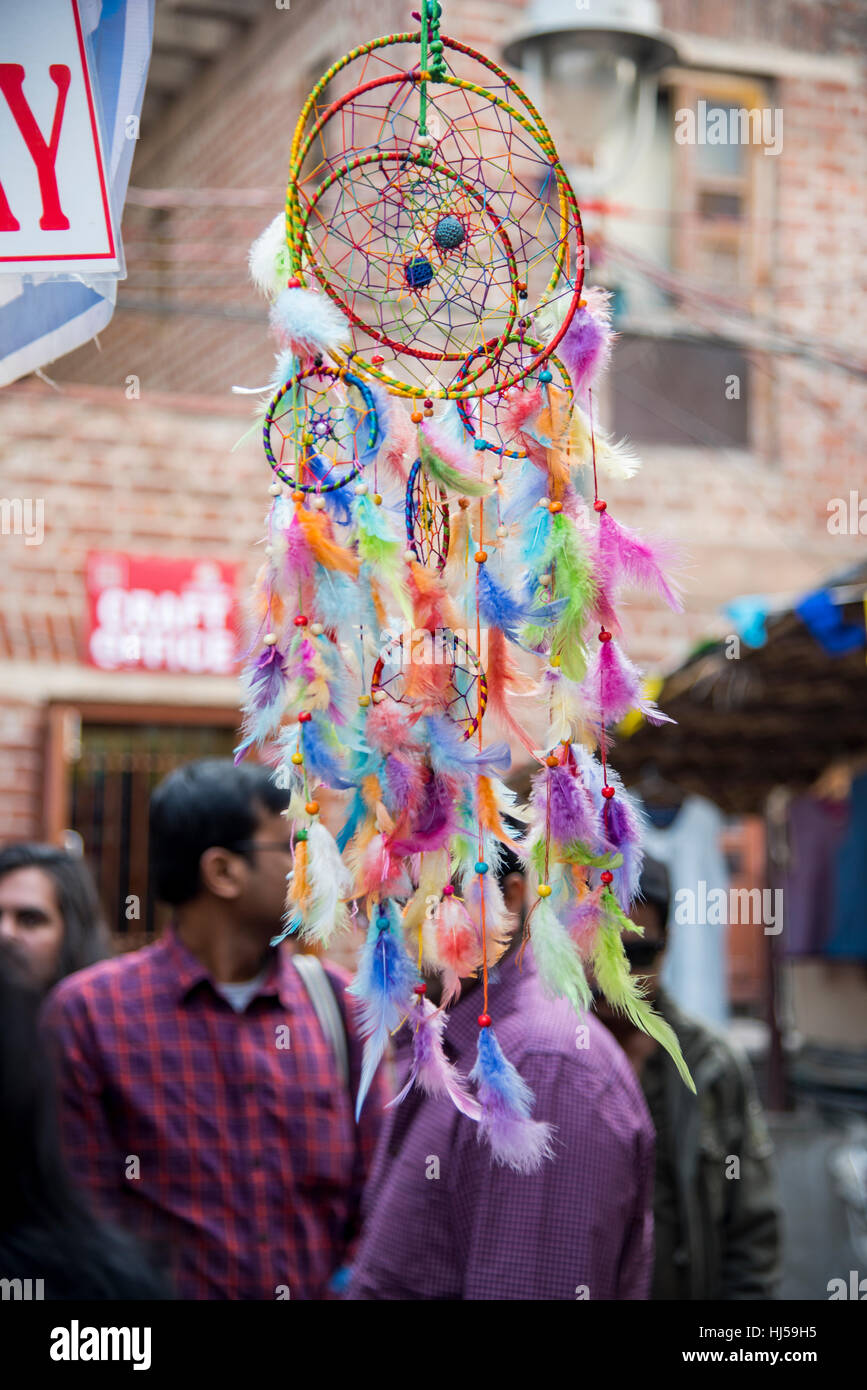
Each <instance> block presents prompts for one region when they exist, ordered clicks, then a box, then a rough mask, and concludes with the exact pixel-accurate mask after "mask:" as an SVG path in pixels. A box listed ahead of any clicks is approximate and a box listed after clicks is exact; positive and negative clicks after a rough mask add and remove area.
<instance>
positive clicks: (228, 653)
mask: <svg viewBox="0 0 867 1390" xmlns="http://www.w3.org/2000/svg"><path fill="white" fill-rule="evenodd" d="M237 593H238V566H237V565H234V564H227V563H225V562H224V561H222V560H177V559H174V558H167V557H164V556H158V555H123V554H118V553H116V552H106V551H91V552H90V554H89V555H88V557H87V610H88V627H87V661H88V663H89V664H90V665H91V666H98V667H99V668H100V670H102V671H120V670H123V671H180V672H184V673H185V674H188V675H218V676H227V675H232V674H233V673H234V671H235V670H236V668H237V664H238V640H239V639H238V631H239V628H238V599H237Z"/></svg>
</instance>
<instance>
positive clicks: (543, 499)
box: [536, 497, 551, 512]
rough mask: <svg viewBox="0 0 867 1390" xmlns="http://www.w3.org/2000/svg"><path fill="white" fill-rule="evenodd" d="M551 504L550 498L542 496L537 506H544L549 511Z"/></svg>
mask: <svg viewBox="0 0 867 1390" xmlns="http://www.w3.org/2000/svg"><path fill="white" fill-rule="evenodd" d="M550 505H551V503H550V501H549V499H548V498H547V497H540V498H539V500H538V502H537V503H536V506H537V507H544V508H545V511H546V512H547V510H548V508H549V507H550Z"/></svg>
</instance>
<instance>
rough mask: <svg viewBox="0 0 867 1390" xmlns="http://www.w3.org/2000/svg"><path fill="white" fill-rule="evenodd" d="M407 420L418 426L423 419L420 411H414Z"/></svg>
mask: <svg viewBox="0 0 867 1390" xmlns="http://www.w3.org/2000/svg"><path fill="white" fill-rule="evenodd" d="M409 418H410V420H412V423H413V424H414V425H420V424H421V422H422V420H423V419H424V416H423V415H422V413H421V411H420V410H414V411H413V412H412V414H411V415H410V417H409Z"/></svg>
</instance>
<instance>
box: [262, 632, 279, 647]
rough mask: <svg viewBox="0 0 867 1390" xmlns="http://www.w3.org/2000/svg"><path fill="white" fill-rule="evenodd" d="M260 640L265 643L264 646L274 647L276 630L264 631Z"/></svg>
mask: <svg viewBox="0 0 867 1390" xmlns="http://www.w3.org/2000/svg"><path fill="white" fill-rule="evenodd" d="M262 641H263V642H264V643H265V646H266V647H276V645H277V634H276V632H266V633H265V636H264V637H263V638H262Z"/></svg>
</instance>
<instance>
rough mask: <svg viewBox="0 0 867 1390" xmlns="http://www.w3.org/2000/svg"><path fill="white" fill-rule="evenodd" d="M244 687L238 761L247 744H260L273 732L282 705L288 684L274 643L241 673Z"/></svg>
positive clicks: (236, 757)
mask: <svg viewBox="0 0 867 1390" xmlns="http://www.w3.org/2000/svg"><path fill="white" fill-rule="evenodd" d="M243 684H244V687H245V690H246V698H245V700H244V705H243V709H244V719H243V723H242V728H241V733H242V738H241V742H240V743H239V744H238V747H237V748H236V749H235V754H234V757H235V763H236V764H237V763H240V762H241V761H242V760H243V759H244V758H245V757H246V755H247V753H248V752H249V751H250V749H251V748H253V747H256V748H261V747H262V744H263V743H264V742H265V740H266V739H267V738H269V737H270V736H271V734H273V733H275V732H276V730H277V727H278V725H279V723H280V719H281V718H282V715H283V711H284V709H285V705H286V690H287V684H288V678H287V670H286V658H285V657H284V655H283V653H282V652H281V651H280V650H279V649H278V648H277V647H276V646H270V647H266V648H265V650H264V651H263V652H262V653H261V654H260V655H259V656H258V657H257V658H256V660H255V661H254V662H253V664H252V666H250V667H249V668H248V669H247V671H246V672H245V673H244V678H243Z"/></svg>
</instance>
